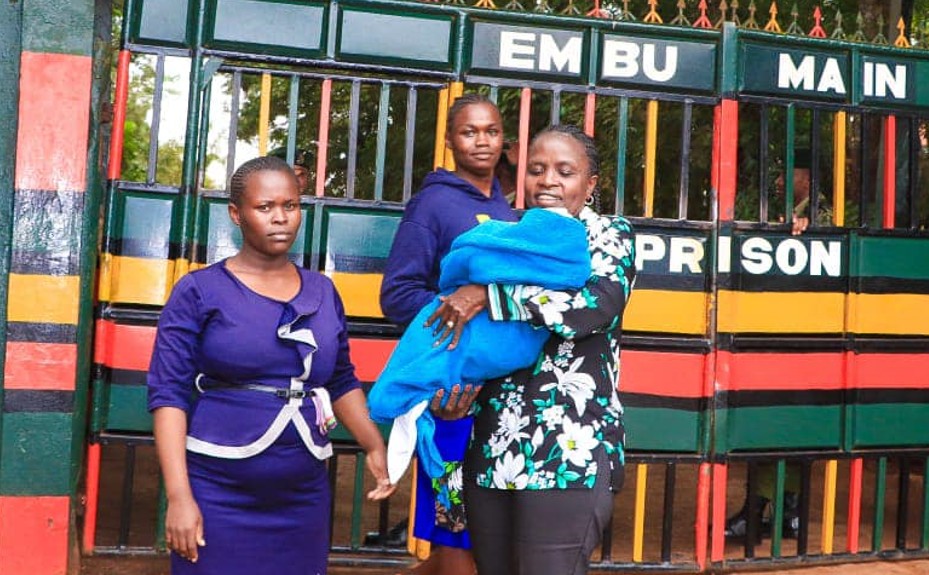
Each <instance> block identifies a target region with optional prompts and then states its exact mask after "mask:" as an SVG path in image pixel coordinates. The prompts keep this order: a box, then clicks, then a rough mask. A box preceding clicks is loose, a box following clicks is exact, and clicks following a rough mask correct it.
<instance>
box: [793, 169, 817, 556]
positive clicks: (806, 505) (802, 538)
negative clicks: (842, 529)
mask: <svg viewBox="0 0 929 575" xmlns="http://www.w3.org/2000/svg"><path fill="white" fill-rule="evenodd" d="M814 157H815V156H814ZM810 474H811V466H810V462H809V461H802V462H801V463H800V508H799V509H798V511H799V514H800V530H799V532H798V533H797V555H799V556H800V557H803V556H804V555H806V554H807V549H808V548H809V541H810Z"/></svg>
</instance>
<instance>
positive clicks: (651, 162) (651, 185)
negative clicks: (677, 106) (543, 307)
mask: <svg viewBox="0 0 929 575" xmlns="http://www.w3.org/2000/svg"><path fill="white" fill-rule="evenodd" d="M657 156H658V100H649V101H648V104H647V108H646V119H645V182H644V184H645V189H644V190H643V195H644V196H645V197H644V199H643V202H642V203H643V204H644V206H645V217H646V218H651V217H654V215H655V166H656V164H657V162H656V160H657Z"/></svg>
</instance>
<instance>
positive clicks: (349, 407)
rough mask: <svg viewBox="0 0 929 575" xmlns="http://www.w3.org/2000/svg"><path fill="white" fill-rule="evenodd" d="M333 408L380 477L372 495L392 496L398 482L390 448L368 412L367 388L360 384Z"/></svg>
mask: <svg viewBox="0 0 929 575" xmlns="http://www.w3.org/2000/svg"><path fill="white" fill-rule="evenodd" d="M332 410H333V411H334V412H335V416H336V418H338V420H339V421H341V422H342V424H343V425H344V426H345V428H346V429H348V431H349V433H351V434H352V437H354V438H355V440H356V441H357V442H358V445H360V446H361V448H362V449H364V450H365V453H366V454H367V457H366V458H365V465H367V467H368V471H370V472H371V475H373V476H374V479H375V480H376V481H377V485H376V486H375V487H374V489H372V490H371V491H369V492H368V499H371V500H375V501H376V500H379V499H385V498H387V497H390V495H391V494H392V493H393V492H394V491H395V490H396V489H397V486H396V485H391V483H390V478H389V477H388V475H387V448H386V447H385V446H384V438H383V437H381V432H380V431H379V430H378V428H377V426H376V425H374V422H373V421H371V418H370V416H369V415H368V406H367V404H366V403H365V396H364V392H362V391H361V390H360V389H357V388H356V389H353V390H351V391H349V392H348V393H346V394H344V395H343V396H342V397H340V398H339V399H338V400H336V402H335V403H333V404H332Z"/></svg>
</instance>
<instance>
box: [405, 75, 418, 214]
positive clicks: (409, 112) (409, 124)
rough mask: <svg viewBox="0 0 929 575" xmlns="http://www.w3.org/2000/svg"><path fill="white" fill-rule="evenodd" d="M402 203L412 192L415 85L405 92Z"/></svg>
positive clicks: (414, 141) (414, 140) (414, 139)
mask: <svg viewBox="0 0 929 575" xmlns="http://www.w3.org/2000/svg"><path fill="white" fill-rule="evenodd" d="M403 139H404V143H403V145H404V149H403V203H406V202H407V201H408V200H409V199H410V195H412V193H413V150H414V149H415V147H416V146H415V144H416V86H410V89H409V91H408V92H407V94H406V133H405V134H404V135H403Z"/></svg>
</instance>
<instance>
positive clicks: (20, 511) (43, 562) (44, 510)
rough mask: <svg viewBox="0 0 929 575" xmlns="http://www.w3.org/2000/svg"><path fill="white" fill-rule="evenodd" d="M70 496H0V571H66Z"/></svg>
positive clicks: (17, 574) (11, 574) (28, 574)
mask: <svg viewBox="0 0 929 575" xmlns="http://www.w3.org/2000/svg"><path fill="white" fill-rule="evenodd" d="M69 502H70V498H69V497H68V496H67V495H61V496H50V497H29V496H17V497H9V496H2V497H0V541H2V542H3V544H2V546H0V550H2V552H0V573H3V575H37V574H40V573H61V574H64V573H66V572H67V568H68V520H69V518H70V513H69V507H70V506H69Z"/></svg>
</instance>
